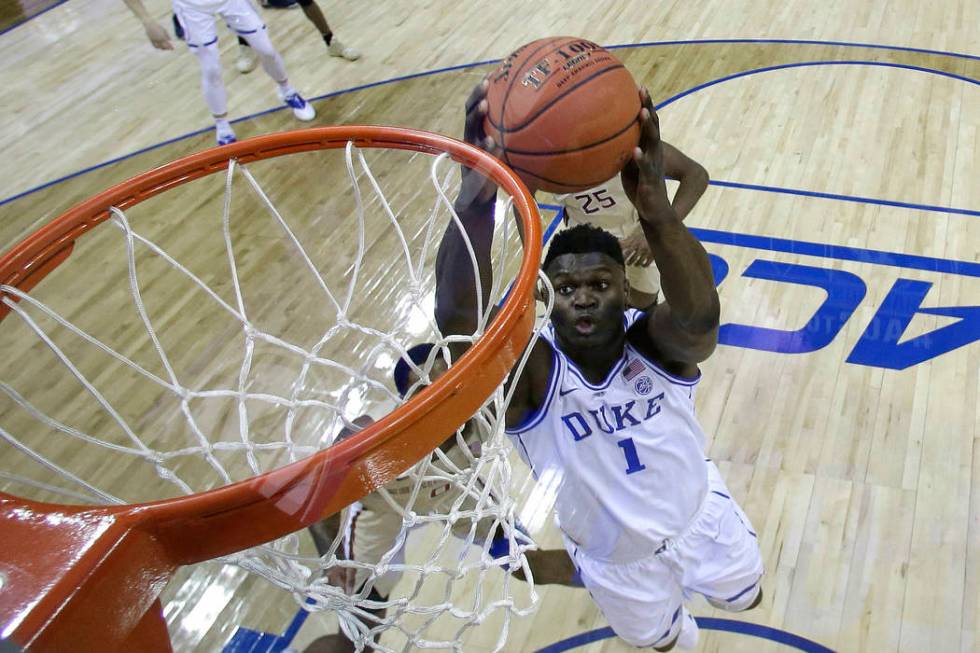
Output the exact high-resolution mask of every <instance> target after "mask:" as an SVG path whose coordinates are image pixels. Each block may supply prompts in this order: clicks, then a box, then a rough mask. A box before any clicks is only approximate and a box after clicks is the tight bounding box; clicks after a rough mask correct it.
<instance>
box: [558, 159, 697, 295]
mask: <svg viewBox="0 0 980 653" xmlns="http://www.w3.org/2000/svg"><path fill="white" fill-rule="evenodd" d="M662 145H663V156H664V174H665V175H666V176H668V177H671V178H673V179H676V180H677V181H678V186H677V192H676V193H674V199H673V201H672V202H671V205H672V206H673V207H674V212H675V213H677V217H678V218H680V219H681V220H684V219H685V218H686V217H687V214H688V213H690V212H691V209H693V208H694V205H695V204H697V203H698V200H699V199H700V198H701V195H703V194H704V191H705V189H706V188H707V187H708V171H707V170H705V169H704V166H702V165H701V164H700V163H698V162H697V161H695V160H694V159H692V158H690V157H689V156H687V155H686V154H684V153H683V152H681V151H680V150H678V149H677V148H676V147H674V146H673V145H671V144H669V143H662ZM556 199H558V200H559V201H560V202H561V203H562V207H563V209H564V212H565V216H564V222H565V225H566V226H567V227H574V226H575V225H579V224H592V225H595V226H596V227H599V228H601V229H604V230H605V231H608V232H609V233H611V234H612V235H613V236H616V238H618V239H619V244H620V245H621V246H622V248H623V257H624V259H625V261H626V278H627V280H629V282H630V296H629V302H630V306H632V307H633V308H639V309H641V310H646V309H648V308H650V307H652V306H653V305H654V304H655V303H656V302H657V296H658V295H659V293H660V273H659V272H658V271H657V266H656V265H655V264H654V262H653V254H651V253H650V248H649V247H648V246H647V241H646V238H645V237H644V236H643V229H642V228H641V226H640V220H639V218H638V217H637V215H636V209H635V208H634V207H633V205H632V204H631V203H630V201H629V198H627V196H626V192H625V191H624V190H623V184H622V183H621V182H620V180H619V177H618V176H617V177H613V178H612V179H610V180H609V181H607V182H606V183H604V184H601V185H599V186H596V187H595V188H590V189H589V190H584V191H581V192H578V193H569V194H567V195H557V196H556Z"/></svg>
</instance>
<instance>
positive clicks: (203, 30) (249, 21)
mask: <svg viewBox="0 0 980 653" xmlns="http://www.w3.org/2000/svg"><path fill="white" fill-rule="evenodd" d="M173 6H174V14H176V15H177V20H178V21H180V24H181V26H182V27H183V28H184V39H185V40H186V41H187V45H188V46H190V47H192V48H198V47H202V46H208V45H211V44H212V43H215V42H217V40H218V32H217V31H216V30H215V27H214V17H215V15H216V14H217V15H219V16H221V17H222V18H223V19H224V20H225V23H227V25H228V28H229V29H231V30H233V31H234V32H236V33H237V34H239V35H241V36H247V35H249V34H254V33H255V32H258V31H259V30H264V29H265V23H263V22H262V18H261V17H260V16H259V14H258V12H256V11H255V7H253V6H252V3H251V2H250V1H249V0H173Z"/></svg>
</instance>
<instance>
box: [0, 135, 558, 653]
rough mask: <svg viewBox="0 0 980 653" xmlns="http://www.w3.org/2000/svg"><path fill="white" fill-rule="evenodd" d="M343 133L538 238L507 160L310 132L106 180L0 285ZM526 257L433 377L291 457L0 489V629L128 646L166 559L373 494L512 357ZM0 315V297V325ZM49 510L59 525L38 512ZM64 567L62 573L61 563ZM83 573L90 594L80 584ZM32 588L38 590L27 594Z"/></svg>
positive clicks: (11, 263)
mask: <svg viewBox="0 0 980 653" xmlns="http://www.w3.org/2000/svg"><path fill="white" fill-rule="evenodd" d="M348 141H353V142H354V144H355V145H356V146H358V147H362V148H394V149H403V150H414V151H419V152H424V153H429V154H441V153H443V152H446V153H449V154H450V156H451V157H452V158H453V159H454V160H455V161H457V162H460V163H464V164H466V165H467V166H469V167H471V168H474V169H478V170H480V171H481V172H483V173H485V174H486V175H487V176H488V177H490V178H491V179H493V180H494V181H496V182H497V183H498V185H499V186H500V187H502V188H503V189H504V190H505V191H506V192H507V193H509V194H510V195H511V197H513V201H514V205H515V207H516V208H517V211H518V213H519V214H520V218H521V221H522V224H523V229H524V233H525V242H530V243H540V242H541V226H540V217H539V215H538V211H537V207H536V205H535V203H534V201H533V198H532V197H531V195H530V194H529V193H528V191H527V189H526V188H525V187H524V185H523V183H522V182H521V181H520V180H519V179H518V178H517V176H516V175H515V174H514V173H513V172H512V171H511V170H510V169H509V168H507V167H506V166H505V165H504V164H502V163H501V162H500V161H498V160H497V159H495V158H493V157H492V156H490V155H489V154H487V153H486V152H483V151H482V150H480V149H478V148H475V147H473V146H471V145H468V144H466V143H463V142H460V141H458V140H455V139H452V138H448V137H445V136H441V135H439V134H434V133H430V132H424V131H418V130H410V129H403V128H398V127H377V126H336V127H317V128H312V129H302V130H296V131H291V132H284V133H279V134H270V135H266V136H259V137H256V138H251V139H247V140H243V141H240V142H237V143H233V144H230V145H225V146H222V147H217V148H213V149H210V150H207V151H204V152H200V153H196V154H192V155H190V156H187V157H184V158H182V159H178V160H177V161H174V162H172V163H170V164H167V165H164V166H162V167H159V168H156V169H155V170H151V171H149V172H146V173H144V174H141V175H138V176H136V177H133V178H132V179H130V180H128V181H125V182H122V183H120V184H117V185H115V186H113V187H111V188H109V189H108V190H105V191H103V192H102V193H99V194H98V195H95V196H93V197H91V198H90V199H88V200H86V201H84V202H82V203H80V204H78V205H77V206H75V207H73V208H72V209H70V210H68V211H67V212H66V213H64V214H63V215H61V216H59V217H58V218H56V219H54V220H53V221H51V222H50V223H48V224H47V225H46V226H44V227H42V228H41V229H39V230H38V231H37V232H35V233H34V234H32V235H31V236H29V237H27V238H25V239H24V240H23V241H22V242H20V243H19V244H18V245H16V246H15V247H13V248H12V249H11V250H10V251H9V252H7V253H6V254H5V255H4V256H3V257H2V258H0V284H4V285H10V286H14V287H16V288H18V289H20V290H22V291H24V292H27V291H29V290H30V289H31V288H33V287H34V286H35V285H36V284H37V283H38V282H40V281H41V280H42V279H43V278H44V276H46V275H47V274H48V273H50V272H51V271H52V270H53V269H55V268H56V267H57V266H58V265H60V264H61V263H62V262H63V261H64V260H66V259H67V258H68V256H70V254H71V251H72V248H73V246H74V242H75V240H76V239H77V238H78V237H79V236H81V235H82V234H84V233H86V232H87V231H89V230H90V229H93V228H94V227H96V226H98V225H99V224H101V223H102V222H105V221H106V220H107V219H108V217H109V216H110V213H109V210H108V209H109V207H111V206H114V207H117V208H119V209H123V210H125V209H127V208H129V207H131V206H133V205H135V204H138V203H140V202H142V201H144V200H146V199H148V198H150V197H153V196H154V195H158V194H160V193H162V192H164V191H166V190H169V189H171V188H173V187H175V186H179V185H181V184H184V183H186V182H188V181H191V180H194V179H197V178H200V177H204V176H207V175H210V174H213V173H216V172H220V171H222V170H225V169H226V168H227V166H228V163H229V160H231V159H237V160H238V161H239V162H240V163H246V164H247V163H249V162H252V161H257V160H261V159H268V158H273V157H278V156H282V155H285V154H292V153H296V152H305V151H312V150H319V149H336V148H339V147H344V146H345V145H346V143H347V142H348ZM540 256H541V251H540V248H539V247H530V248H525V249H524V252H523V258H522V260H521V265H520V269H519V272H518V276H517V279H516V280H515V282H514V285H513V289H512V290H511V292H510V294H509V295H508V297H507V299H506V301H505V302H504V304H503V306H502V307H501V309H500V311H499V312H498V313H497V315H496V316H495V317H494V319H493V320H492V321H491V323H490V324H489V325H488V326H487V329H486V332H485V333H484V335H483V337H481V338H480V339H479V340H477V341H476V343H475V344H474V345H473V346H472V347H470V349H469V350H468V351H467V352H466V353H465V354H464V355H463V356H462V357H460V359H459V360H458V361H457V362H456V363H454V364H453V365H452V367H451V368H450V369H449V370H448V371H447V372H446V373H445V374H444V375H442V376H441V377H440V378H439V379H438V380H437V381H436V382H435V383H433V384H432V385H430V386H428V387H426V388H425V389H423V390H422V391H421V392H419V393H418V394H417V395H416V396H415V397H413V398H412V400H411V401H410V402H408V403H406V404H404V405H402V406H400V407H398V408H397V409H395V410H394V411H392V412H391V413H389V414H388V415H386V416H385V417H384V418H382V419H380V420H378V421H377V422H375V423H373V424H371V425H370V426H368V427H366V428H365V429H364V430H363V431H361V432H359V433H358V434H357V435H356V436H355V437H351V438H349V439H347V440H345V441H343V442H341V443H338V444H337V445H335V446H332V447H330V448H329V449H326V450H324V451H321V452H318V453H316V454H314V455H312V456H310V457H308V458H306V459H304V460H300V461H297V462H295V463H292V464H289V465H287V466H285V467H282V468H279V469H276V470H273V471H271V472H268V473H265V474H263V475H261V476H256V477H254V478H251V479H248V480H245V481H240V482H237V483H234V484H232V485H228V486H225V487H222V488H218V489H215V490H211V491H208V492H202V493H198V494H192V495H188V496H183V497H177V498H173V499H164V500H160V501H154V502H149V503H143V504H132V505H127V506H114V507H101V506H99V507H95V506H91V507H79V506H67V505H58V504H46V503H40V502H34V501H29V500H25V499H21V498H18V497H13V496H10V495H6V494H3V493H0V534H2V535H0V537H2V539H4V540H5V541H7V542H15V543H16V542H19V543H20V544H16V545H14V546H13V547H11V549H12V550H8V551H5V552H4V555H3V560H0V572H4V576H6V581H5V586H4V587H3V591H0V624H6V626H5V631H4V635H5V636H12V637H13V638H14V639H15V641H18V642H20V643H21V644H22V645H28V644H30V643H32V642H33V643H35V644H38V645H40V646H41V647H42V649H45V648H48V647H49V646H50V647H51V648H57V647H58V646H59V645H60V644H59V642H60V643H72V644H73V645H77V643H78V641H80V640H79V639H78V636H79V633H84V632H86V629H88V630H92V629H93V628H95V627H94V626H92V625H91V624H93V623H94V624H97V625H98V630H94V631H93V633H94V634H93V636H98V637H99V638H100V640H101V643H100V645H105V644H106V643H107V639H108V640H111V641H112V642H116V643H117V644H118V645H123V644H125V643H126V642H132V641H135V640H132V639H131V638H132V636H133V632H134V631H138V630H139V627H140V624H142V623H144V622H145V621H146V619H143V618H142V615H143V612H142V611H138V610H137V609H136V608H137V606H142V607H141V608H139V609H142V610H145V609H146V608H149V607H150V606H151V605H152V604H153V601H155V598H156V595H157V593H158V592H159V590H160V589H162V587H163V584H165V582H164V583H161V580H164V581H165V579H166V578H169V575H170V574H171V573H172V572H173V570H174V569H175V568H176V566H178V565H183V564H190V563H194V562H199V561H202V560H208V559H211V558H215V557H218V556H222V555H227V554H230V553H233V552H236V551H241V550H243V549H246V548H249V547H251V546H255V545H257V544H261V543H264V542H268V541H271V540H273V539H276V538H278V537H282V536H283V535H286V534H287V533H291V532H294V531H296V530H299V529H301V528H303V527H305V526H308V525H309V524H311V523H313V522H314V521H317V520H318V519H321V518H323V517H325V516H327V515H329V514H332V513H334V512H336V511H338V510H340V509H341V508H343V507H344V506H346V505H348V504H350V503H351V502H353V501H355V500H357V499H358V498H360V497H362V496H364V495H365V494H368V493H369V492H372V491H373V490H375V489H377V487H379V485H380V483H378V482H377V479H379V478H384V477H389V478H390V477H391V475H392V474H397V473H401V472H402V471H404V470H405V469H407V468H408V467H410V466H411V465H412V464H414V463H415V462H417V461H418V460H420V459H422V457H424V456H425V455H426V454H427V453H429V452H431V451H432V449H433V448H435V447H436V446H438V444H439V442H440V441H441V440H442V439H443V436H444V435H445V434H446V433H451V432H452V431H454V430H456V429H457V428H459V426H461V425H462V424H463V423H464V422H465V421H466V420H467V419H469V417H470V416H472V415H473V414H474V413H475V412H476V411H477V410H478V409H479V407H480V406H481V405H482V404H483V402H484V401H485V400H486V397H488V396H489V395H490V394H491V393H492V392H493V390H494V389H495V388H496V387H497V386H499V384H500V383H501V382H503V380H504V378H505V377H506V375H507V373H508V372H509V371H510V369H511V368H512V367H513V366H514V365H515V364H516V362H517V360H518V358H519V357H520V356H521V354H522V352H523V350H524V348H525V346H526V345H527V342H528V340H529V339H530V335H531V331H532V329H533V325H534V319H535V304H534V298H533V289H534V286H535V283H536V279H537V273H538V269H539V267H540ZM0 296H2V297H8V296H10V295H8V294H6V293H2V294H0ZM11 299H14V298H13V297H11ZM7 312H9V309H8V308H7V307H6V306H4V305H2V304H0V320H2V319H3V317H5V315H6V314H7ZM439 434H442V435H439ZM51 515H59V516H60V517H63V519H59V520H52V519H49V517H50V516H51ZM53 521H59V522H61V525H60V526H59V527H58V529H57V531H58V532H57V533H51V532H50V529H51V522H53ZM96 534H98V537H96V536H95V535H96ZM90 535H91V537H90ZM39 536H43V537H46V538H50V540H51V541H52V543H53V544H52V548H51V550H49V551H45V552H44V553H43V555H41V556H40V557H41V558H42V560H38V557H39V555H38V551H37V545H36V544H35V543H36V542H37V541H38V540H37V539H35V538H36V537H39ZM103 540H105V541H103ZM5 548H6V545H5ZM44 559H47V560H48V561H49V564H47V565H45V564H44ZM68 561H71V562H72V564H71V567H70V568H65V564H66V563H67V562H68ZM25 569H26V571H25ZM52 577H56V580H57V582H56V583H53V582H52ZM93 580H94V581H95V582H96V584H97V585H99V586H101V587H103V592H101V593H99V592H95V593H94V594H93V591H92V590H85V589H84V587H85V586H86V583H89V581H93ZM127 583H128V584H129V585H126V587H127V590H126V591H120V592H109V594H112V595H113V596H112V597H111V598H106V597H104V596H102V595H104V594H106V592H105V591H104V589H105V588H106V587H113V586H114V585H115V586H118V585H119V584H124V585H125V584H127ZM42 586H43V587H44V588H45V589H44V595H43V596H41V597H34V598H30V597H29V596H28V595H29V594H31V593H32V592H36V588H38V587H42ZM120 602H122V603H121V604H120V605H115V604H116V603H120ZM114 606H115V607H116V608H125V611H127V612H129V613H134V614H135V616H132V615H131V616H130V618H129V619H128V621H127V623H126V624H120V625H119V627H118V628H117V629H116V630H115V631H113V630H112V629H107V628H106V622H105V614H106V612H105V611H106V610H108V611H110V612H109V613H110V614H111V613H112V612H111V611H112V610H113V609H114ZM28 608H30V609H28ZM97 610H102V611H103V612H102V613H101V616H99V617H97V618H95V619H90V618H88V617H87V616H86V615H95V614H99V612H97ZM137 612H138V614H137ZM54 614H58V619H57V621H54V618H53V616H52V615H54ZM136 617H139V619H137V618H136ZM130 622H131V623H130ZM86 624H88V625H86ZM109 631H112V632H109ZM116 631H118V632H116ZM99 633H101V634H99ZM62 638H64V639H62ZM139 641H142V640H139ZM161 650H166V649H161Z"/></svg>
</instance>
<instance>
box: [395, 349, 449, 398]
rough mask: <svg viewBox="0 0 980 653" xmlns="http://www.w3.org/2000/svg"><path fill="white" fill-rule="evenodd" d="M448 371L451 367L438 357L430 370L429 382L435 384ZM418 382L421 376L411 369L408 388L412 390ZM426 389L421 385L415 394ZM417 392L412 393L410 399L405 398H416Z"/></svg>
mask: <svg viewBox="0 0 980 653" xmlns="http://www.w3.org/2000/svg"><path fill="white" fill-rule="evenodd" d="M448 369H449V367H448V366H447V365H446V361H444V360H443V359H442V357H441V356H437V357H436V359H435V361H433V362H432V368H431V369H430V370H429V381H431V382H432V383H435V381H436V379H438V378H439V377H440V376H442V375H443V374H445V373H446V370H448ZM418 380H419V375H418V374H416V373H415V372H413V371H412V370H411V369H409V371H408V387H409V388H411V387H412V386H413V385H415V384H416V383H417V382H418ZM424 387H425V386H422V385H420V386H419V387H418V388H417V389H416V390H415V392H418V391H419V390H421V389H422V388H424ZM415 392H412V393H410V394H409V395H408V397H405V398H406V399H408V398H409V397H412V396H414V395H415Z"/></svg>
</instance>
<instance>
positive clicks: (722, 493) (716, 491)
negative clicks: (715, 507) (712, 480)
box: [711, 490, 731, 499]
mask: <svg viewBox="0 0 980 653" xmlns="http://www.w3.org/2000/svg"><path fill="white" fill-rule="evenodd" d="M711 492H712V494H717V495H718V496H720V497H725V498H726V499H731V497H730V496H728V495H727V494H725V493H724V492H719V491H718V490H712V491H711Z"/></svg>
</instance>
